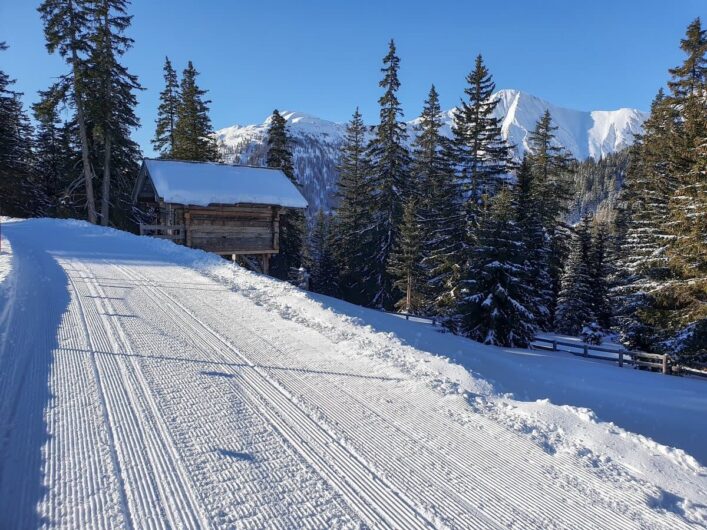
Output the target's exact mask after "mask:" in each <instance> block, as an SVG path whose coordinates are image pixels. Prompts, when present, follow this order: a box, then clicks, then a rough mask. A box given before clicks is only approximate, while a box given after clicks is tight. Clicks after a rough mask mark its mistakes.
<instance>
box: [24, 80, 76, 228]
mask: <svg viewBox="0 0 707 530" xmlns="http://www.w3.org/2000/svg"><path fill="white" fill-rule="evenodd" d="M39 96H40V99H39V101H38V102H37V103H35V104H34V105H33V106H32V110H33V113H34V119H35V122H36V123H37V127H36V130H35V137H34V146H35V153H34V159H35V162H34V167H35V171H36V172H37V179H38V184H39V186H40V187H41V193H42V194H43V195H44V196H45V197H46V201H47V208H48V210H47V212H46V213H47V214H48V215H50V216H55V217H57V216H58V217H62V216H64V215H66V214H67V204H66V198H65V193H66V189H67V188H68V187H69V185H70V184H71V182H72V181H73V180H74V176H73V173H74V170H75V168H74V165H75V162H76V160H80V153H77V152H76V151H75V149H74V145H73V143H72V136H73V135H72V133H71V129H70V126H69V125H68V124H66V123H64V122H63V121H62V120H61V118H60V106H61V105H62V99H63V95H62V94H61V93H58V92H57V87H53V88H52V89H49V90H46V91H40V93H39Z"/></svg>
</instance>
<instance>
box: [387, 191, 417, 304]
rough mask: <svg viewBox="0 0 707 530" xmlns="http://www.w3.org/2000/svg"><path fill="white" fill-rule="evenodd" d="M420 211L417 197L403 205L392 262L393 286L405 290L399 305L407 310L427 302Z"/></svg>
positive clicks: (400, 290) (390, 270)
mask: <svg viewBox="0 0 707 530" xmlns="http://www.w3.org/2000/svg"><path fill="white" fill-rule="evenodd" d="M417 214H418V205H417V201H416V200H415V199H414V198H410V199H408V201H407V202H406V203H405V206H404V209H403V219H402V224H401V226H400V234H399V236H398V240H397V242H396V246H395V248H394V249H393V252H392V253H391V255H390V260H389V264H388V273H389V274H390V275H391V276H392V277H393V278H394V283H393V287H394V288H395V289H397V291H398V292H399V293H401V294H402V297H401V298H400V299H399V300H398V301H397V302H396V304H395V308H396V309H397V310H398V311H402V312H405V313H418V312H419V311H420V310H421V309H423V308H424V306H425V303H424V296H423V293H422V289H423V288H424V285H425V269H424V268H423V266H422V263H421V262H422V229H421V227H420V220H419V219H418V217H417Z"/></svg>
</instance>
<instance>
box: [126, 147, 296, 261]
mask: <svg viewBox="0 0 707 530" xmlns="http://www.w3.org/2000/svg"><path fill="white" fill-rule="evenodd" d="M133 204H134V205H135V206H136V207H137V208H138V209H139V210H140V212H142V217H143V219H145V221H146V222H144V223H141V224H140V234H142V235H152V236H155V237H161V238H165V239H171V240H173V241H175V242H177V243H181V244H184V245H186V246H188V247H191V248H200V249H202V250H205V251H207V252H214V253H216V254H221V255H223V256H229V257H233V258H234V259H236V257H237V256H238V257H240V259H241V260H243V261H245V262H246V263H247V264H250V265H253V264H254V261H253V258H257V259H258V261H259V262H260V268H261V270H262V271H263V272H265V273H267V272H268V268H269V260H270V256H272V255H273V254H277V253H278V251H279V247H280V245H279V243H280V215H281V214H282V213H284V212H285V210H286V209H287V208H300V209H304V208H306V207H307V201H306V200H305V199H304V197H303V196H302V194H301V193H300V191H299V190H298V189H297V187H296V186H295V185H294V184H293V183H292V182H291V181H290V180H289V179H288V178H287V176H286V175H285V174H284V173H283V172H282V171H280V170H279V169H270V168H261V167H250V166H236V165H229V164H216V163H210V162H187V161H181V160H155V159H149V158H146V159H145V160H143V163H142V167H141V169H140V173H139V175H138V179H137V182H136V183H135V188H134V190H133Z"/></svg>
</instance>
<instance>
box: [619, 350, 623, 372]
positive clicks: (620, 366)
mask: <svg viewBox="0 0 707 530" xmlns="http://www.w3.org/2000/svg"><path fill="white" fill-rule="evenodd" d="M623 365H624V352H622V351H620V352H619V368H622V367H623Z"/></svg>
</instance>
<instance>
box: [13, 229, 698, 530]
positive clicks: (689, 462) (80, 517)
mask: <svg viewBox="0 0 707 530" xmlns="http://www.w3.org/2000/svg"><path fill="white" fill-rule="evenodd" d="M3 229H4V232H3V235H4V236H7V238H8V239H9V240H10V242H11V244H12V266H11V267H10V268H9V276H8V278H6V281H7V280H8V279H10V280H11V282H12V286H13V287H12V289H11V290H10V292H9V293H8V296H7V297H5V298H2V299H0V329H7V330H9V335H7V336H8V337H10V340H9V341H6V342H0V440H2V443H0V528H38V527H41V528H86V529H98V528H155V529H167V528H352V529H353V528H395V529H398V528H399V529H413V528H428V529H429V528H452V529H454V528H476V529H489V528H494V529H501V528H524V529H530V530H532V529H545V528H554V529H573V530H582V529H586V530H590V529H591V530H594V529H596V528H611V529H624V528H636V529H638V528H641V529H665V530H668V529H670V530H677V529H681V528H697V527H704V525H705V524H706V523H707V507H706V506H705V502H704V499H705V498H707V469H706V468H705V467H704V466H703V465H702V464H700V462H698V460H697V459H696V458H695V457H697V458H700V459H701V460H702V461H705V460H707V458H706V456H707V455H705V447H704V439H705V437H706V436H707V425H706V424H705V422H703V421H696V418H698V419H699V418H702V417H704V412H705V410H706V409H707V385H706V384H705V383H704V382H703V381H695V380H690V379H688V378H678V377H667V376H661V375H657V374H651V373H646V372H639V371H636V370H628V369H623V370H621V369H619V368H617V367H614V366H609V365H605V364H600V363H597V362H592V361H589V360H583V359H581V358H577V357H572V356H569V355H566V354H562V353H558V352H541V351H524V350H507V349H501V348H494V347H489V346H483V345H480V344H478V343H474V342H471V341H468V340H466V339H463V338H460V337H455V336H452V335H450V334H441V333H439V332H438V330H437V329H436V328H434V327H432V326H429V325H425V324H419V323H415V322H407V321H405V320H402V319H399V318H396V317H395V316H392V315H387V314H383V313H380V312H377V311H374V310H370V309H364V308H360V307H356V306H352V305H350V304H347V303H345V302H341V301H339V300H335V299H332V298H327V297H323V296H313V295H311V294H309V293H306V292H304V291H301V290H299V289H297V288H295V287H293V286H291V285H289V284H287V283H284V282H279V281H275V280H272V279H270V278H266V277H263V276H261V275H258V274H254V273H251V272H247V271H245V270H243V269H240V268H234V267H233V266H232V265H229V264H228V262H226V261H224V260H222V259H220V258H219V257H217V256H215V255H211V254H206V253H204V252H201V251H196V250H191V249H187V248H184V247H180V246H177V245H174V244H173V243H171V242H167V241H163V240H157V239H152V238H148V237H142V238H141V237H137V236H134V235H131V234H127V233H124V232H119V231H116V230H111V229H105V228H101V227H96V226H92V225H89V224H87V223H83V222H76V221H59V220H48V219H38V220H29V221H22V222H16V223H12V224H10V225H6V226H3ZM7 307H9V308H11V309H12V310H11V311H9V312H6V311H3V309H4V308H7ZM30 317H31V318H30ZM450 357H451V360H450ZM609 422H612V423H609ZM649 436H650V437H649ZM670 446H678V447H681V448H680V449H678V448H674V447H670ZM691 455H693V456H691Z"/></svg>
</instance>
